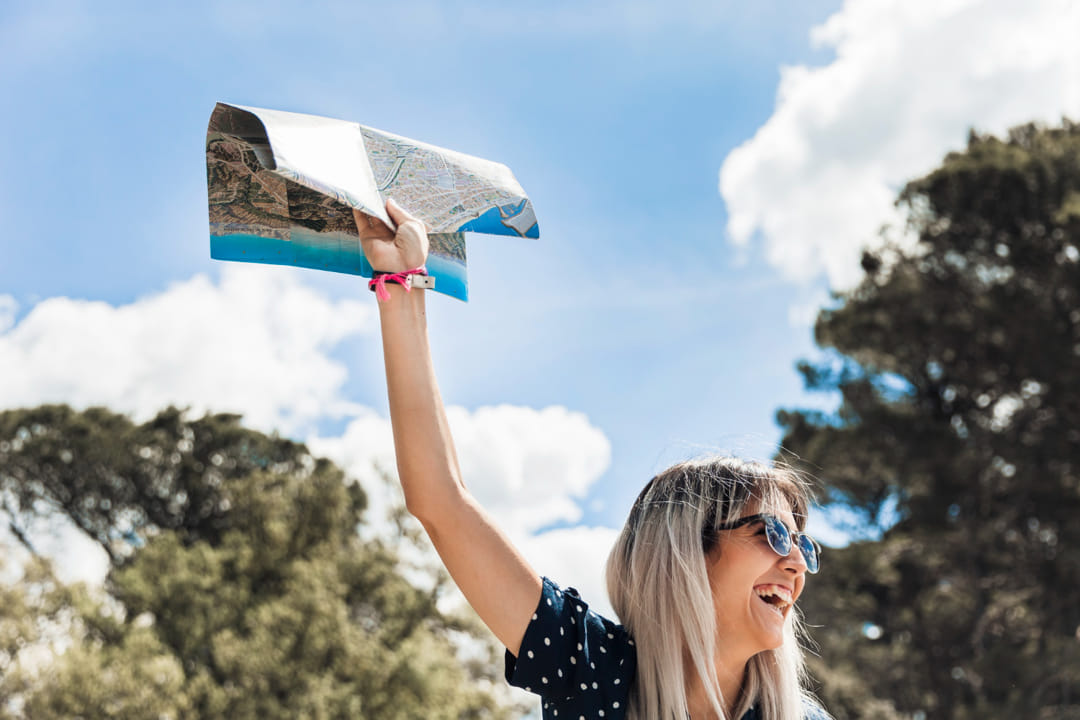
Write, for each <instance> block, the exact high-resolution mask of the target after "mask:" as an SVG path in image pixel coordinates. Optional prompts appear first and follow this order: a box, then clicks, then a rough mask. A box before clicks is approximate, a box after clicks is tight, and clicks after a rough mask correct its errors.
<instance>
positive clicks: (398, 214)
mask: <svg viewBox="0 0 1080 720" xmlns="http://www.w3.org/2000/svg"><path fill="white" fill-rule="evenodd" d="M386 212H387V213H388V214H389V215H390V219H391V220H393V221H394V224H395V225H397V226H398V227H401V226H402V225H404V224H405V223H407V222H410V221H411V222H418V223H420V225H421V226H423V225H424V223H422V222H420V219H419V218H416V217H413V216H412V215H410V214H409V212H408V211H407V210H405V208H403V207H401V206H400V205H398V204H397V202H396V201H395V200H394V198H390V199H389V200H387V201H386Z"/></svg>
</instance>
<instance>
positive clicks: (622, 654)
mask: <svg viewBox="0 0 1080 720" xmlns="http://www.w3.org/2000/svg"><path fill="white" fill-rule="evenodd" d="M636 669H637V655H636V652H635V649H634V641H633V640H632V639H631V638H630V636H629V635H628V634H627V632H626V629H625V628H624V627H623V626H622V625H618V624H617V623H614V622H612V621H611V620H608V619H607V618H605V617H602V616H601V615H598V614H597V613H595V612H593V611H592V610H590V609H589V607H588V605H587V604H586V603H585V601H584V600H582V599H581V596H580V595H578V592H577V590H575V589H573V588H567V589H566V590H562V589H561V588H559V586H558V585H556V584H555V583H553V582H552V581H551V580H549V579H547V578H544V579H543V593H542V594H541V596H540V603H539V604H538V606H537V608H536V612H535V613H534V614H533V616H532V620H531V621H530V622H529V626H528V628H527V629H526V630H525V637H524V638H522V641H521V649H520V650H519V651H518V656H517V657H516V658H515V657H514V656H513V655H512V654H511V653H510V652H509V651H508V652H507V653H506V679H507V681H508V682H509V683H510V684H511V685H514V686H516V687H520V688H524V689H525V690H527V691H529V692H532V693H536V694H537V695H540V696H541V698H542V700H543V717H544V718H555V717H559V718H573V719H574V720H577V719H578V718H580V717H586V718H590V720H591V719H592V718H605V719H606V720H614V719H616V718H621V717H623V716H624V714H625V712H626V704H627V700H628V698H629V696H630V687H631V685H632V684H633V679H634V675H635V673H636Z"/></svg>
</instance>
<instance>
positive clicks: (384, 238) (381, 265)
mask: <svg viewBox="0 0 1080 720" xmlns="http://www.w3.org/2000/svg"><path fill="white" fill-rule="evenodd" d="M386 212H387V214H389V215H390V219H391V220H393V221H394V222H395V223H396V224H397V232H396V233H395V232H393V231H391V230H390V228H388V227H387V226H386V223H384V222H383V221H382V220H379V219H378V218H375V217H372V216H370V215H367V214H365V213H362V212H360V211H359V210H353V219H354V220H356V229H357V231H358V233H359V235H360V247H361V249H363V251H364V257H366V258H367V261H368V262H369V263H371V267H373V268H374V269H376V270H382V271H384V272H402V271H404V270H411V269H413V268H415V267H420V266H421V265H423V264H424V262H425V261H426V260H427V255H428V236H427V230H426V229H425V228H424V223H422V222H420V220H418V219H416V218H415V217H413V216H412V215H410V214H409V213H407V212H405V210H403V209H402V208H401V206H400V205H398V204H397V203H396V202H394V201H393V200H387V201H386Z"/></svg>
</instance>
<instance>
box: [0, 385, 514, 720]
mask: <svg viewBox="0 0 1080 720" xmlns="http://www.w3.org/2000/svg"><path fill="white" fill-rule="evenodd" d="M0 431H2V432H0V483H2V486H0V487H2V488H3V489H4V490H6V491H7V497H8V498H9V499H10V498H15V499H17V502H18V505H17V507H9V508H8V509H9V520H10V522H11V523H12V524H13V527H14V528H15V529H16V530H17V531H19V530H20V527H21V526H20V525H19V523H22V522H25V521H27V520H28V519H29V518H30V517H31V516H32V515H33V514H35V513H37V514H42V513H47V512H57V511H58V512H62V513H64V514H65V515H67V516H68V517H70V518H71V519H72V520H74V521H75V522H76V523H77V524H78V525H79V526H80V527H83V528H84V529H87V530H88V531H90V532H91V533H92V535H93V537H95V538H96V539H97V540H98V541H99V542H100V543H101V544H102V545H103V546H105V547H108V548H109V549H110V550H111V552H112V555H111V557H112V558H113V567H112V570H111V571H110V573H109V576H108V579H107V582H106V590H107V595H106V596H105V597H98V598H96V599H95V598H92V597H91V596H90V595H89V594H88V593H87V592H86V591H85V590H84V589H82V588H80V587H76V588H67V587H64V586H63V585H62V584H60V583H57V582H56V580H55V578H53V577H52V576H51V574H50V573H49V572H48V570H47V566H45V565H44V564H41V563H34V564H32V565H31V566H30V567H29V568H28V569H27V575H26V576H25V577H24V578H23V581H22V582H21V583H19V584H18V585H16V586H0V593H2V594H0V601H3V606H2V609H0V671H7V672H4V676H3V677H2V679H0V718H31V717H32V718H71V717H116V718H147V717H152V718H230V719H238V720H244V719H247V718H250V719H252V720H255V719H256V718H258V719H260V720H262V719H270V720H273V719H274V718H282V719H284V718H290V719H291V718H298V717H303V718H326V719H329V718H364V717H366V718H379V719H380V720H382V719H389V720H397V719H401V720H404V719H405V718H417V717H425V718H447V719H449V718H503V717H507V716H508V712H509V711H508V710H507V709H506V708H503V707H501V706H499V705H498V704H497V703H496V702H495V701H494V699H493V698H492V696H491V695H490V692H489V686H490V684H491V683H492V682H493V681H494V679H495V678H494V676H493V672H494V669H495V667H496V664H495V662H488V663H482V664H480V665H469V664H466V663H462V662H461V661H459V659H458V657H457V650H456V645H455V642H456V641H457V640H458V639H460V638H471V639H472V642H474V643H477V642H479V643H482V644H483V647H486V648H489V649H490V650H491V652H492V655H493V653H494V650H493V648H491V645H490V642H489V640H488V639H487V636H486V635H479V636H478V633H477V630H476V628H477V625H476V623H475V621H473V620H471V619H461V618H455V617H450V616H446V615H444V614H443V613H441V612H440V611H439V609H438V608H437V606H436V603H437V600H438V599H439V597H440V595H441V593H442V590H443V588H444V583H445V577H444V576H441V575H440V576H438V577H437V579H436V582H435V584H434V588H433V589H431V590H427V591H424V590H420V589H418V588H417V587H416V586H414V585H413V584H411V583H409V582H408V581H407V580H406V579H405V577H404V576H403V572H402V571H403V567H404V566H403V561H402V560H401V557H400V552H399V551H400V549H401V547H400V543H402V542H407V540H402V539H400V538H397V539H394V538H387V539H386V540H385V541H380V542H364V541H362V540H361V539H360V535H359V534H358V532H357V528H358V525H359V524H360V523H361V522H362V514H363V510H364V507H365V504H366V497H365V495H364V493H363V492H362V490H361V489H360V488H359V486H357V485H355V484H349V483H347V482H345V479H344V477H343V475H342V473H341V471H340V470H339V469H338V468H336V467H335V466H334V465H332V464H331V463H329V462H327V461H325V460H316V459H313V458H311V457H310V456H309V455H308V454H307V451H306V449H305V448H304V447H303V446H302V445H298V444H296V443H292V442H290V441H287V440H282V439H279V438H273V437H267V436H264V435H261V434H259V433H256V432H254V431H251V430H247V429H244V428H242V427H241V426H240V425H239V423H238V418H236V417H235V416H224V415H217V416H208V417H205V418H202V419H199V420H194V421H189V420H187V419H186V418H185V417H184V416H183V414H182V413H181V412H179V411H176V410H174V409H169V410H166V411H164V412H162V413H161V414H160V415H159V416H158V417H157V418H155V419H154V420H152V421H150V422H148V423H146V424H145V425H135V424H133V423H131V422H130V421H129V420H127V419H126V418H124V417H122V416H118V415H115V414H113V413H110V412H108V411H106V410H103V409H100V408H99V409H93V410H89V411H87V412H85V413H76V412H74V411H72V410H70V409H69V408H66V407H57V406H47V407H41V408H36V409H32V410H18V411H9V412H5V413H0ZM49 623H51V625H52V626H53V627H54V629H55V631H56V632H59V637H60V638H61V639H62V640H63V642H61V643H60V644H59V645H56V644H55V643H53V649H54V651H55V658H54V659H52V660H51V661H48V662H44V663H42V662H40V661H39V662H38V663H37V664H38V665H40V666H41V667H34V664H35V663H33V662H30V661H26V662H24V661H23V660H24V658H26V657H27V655H28V654H30V653H28V652H27V650H28V649H30V650H37V651H39V654H40V650H41V649H42V648H45V647H48V643H45V642H44V638H43V636H42V632H41V630H40V628H41V627H44V626H45V625H48V624H49ZM60 631H62V632H60ZM35 646H36V647H35ZM492 659H494V658H493V657H492Z"/></svg>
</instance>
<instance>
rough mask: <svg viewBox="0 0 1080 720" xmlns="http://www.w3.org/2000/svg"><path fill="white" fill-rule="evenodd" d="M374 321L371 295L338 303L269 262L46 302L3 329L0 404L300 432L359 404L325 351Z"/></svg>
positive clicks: (340, 369) (0, 335) (341, 371)
mask: <svg viewBox="0 0 1080 720" xmlns="http://www.w3.org/2000/svg"><path fill="white" fill-rule="evenodd" d="M2 314H3V313H0V315H2ZM372 324H373V323H372V309H371V307H370V303H361V302H358V301H354V300H339V301H333V300H331V299H330V298H328V297H326V296H324V295H322V294H320V293H318V292H316V291H314V290H312V289H310V288H308V287H306V286H304V285H302V284H300V283H299V282H298V281H297V280H296V279H295V275H294V274H293V273H292V272H290V271H288V270H283V269H278V268H268V267H264V266H250V267H249V266H239V265H238V266H229V267H227V268H225V269H224V270H223V272H222V279H221V282H220V284H219V285H215V284H214V283H212V282H211V281H210V280H209V279H207V278H206V277H203V276H201V275H200V276H195V277H193V278H192V279H190V280H188V281H186V282H183V283H178V284H176V285H173V286H171V287H170V288H169V289H167V290H165V291H164V292H161V293H158V294H156V295H151V296H148V297H145V298H142V299H140V300H138V301H136V302H134V303H131V304H129V305H124V306H120V307H113V306H111V305H108V304H106V303H103V302H90V301H85V300H73V299H69V298H64V297H56V298H50V299H48V300H45V301H43V302H41V303H39V304H37V305H36V306H35V307H34V308H33V309H32V310H31V311H30V312H29V313H28V314H27V315H26V316H25V317H24V318H23V319H22V320H21V321H20V322H19V323H18V324H17V325H15V326H14V327H12V328H10V329H9V330H7V331H6V332H3V333H0V367H3V368H4V370H5V372H4V373H3V374H0V407H8V408H10V407H19V406H30V405H37V404H40V403H44V402H64V403H69V404H71V405H73V406H75V407H80V408H81V407H86V406H89V405H98V404H100V405H107V406H109V407H111V408H113V409H116V410H120V411H124V412H130V413H132V414H133V415H134V416H135V417H136V418H139V419H144V418H147V417H149V416H151V415H153V413H155V412H156V411H157V410H160V409H161V408H162V407H164V406H165V405H167V404H169V403H173V404H177V405H180V406H191V407H192V409H193V410H194V411H195V412H197V413H198V412H203V411H206V410H218V411H236V412H242V413H243V414H244V416H245V422H246V423H248V424H250V425H252V426H255V427H258V428H261V429H265V430H269V429H278V430H281V431H282V432H285V433H290V432H294V433H295V432H299V431H301V430H303V429H306V428H308V427H310V426H311V424H312V423H314V422H315V421H317V420H318V419H320V418H324V417H335V416H341V415H343V414H345V413H347V412H350V411H352V410H353V409H354V406H353V405H352V404H350V403H347V402H345V401H344V400H343V399H342V398H341V388H342V386H343V384H344V382H345V378H346V374H347V373H346V369H345V367H344V366H343V365H342V364H341V363H339V362H337V361H335V360H333V359H332V358H330V357H329V355H328V353H329V352H330V351H331V350H332V349H333V348H334V347H335V346H336V345H337V344H338V343H339V342H341V341H342V340H344V339H345V338H347V337H349V336H352V335H356V334H359V333H362V332H365V331H366V330H368V329H369V328H371V327H372Z"/></svg>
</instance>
